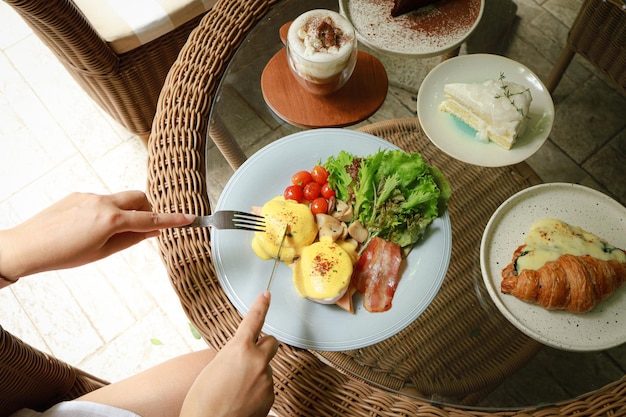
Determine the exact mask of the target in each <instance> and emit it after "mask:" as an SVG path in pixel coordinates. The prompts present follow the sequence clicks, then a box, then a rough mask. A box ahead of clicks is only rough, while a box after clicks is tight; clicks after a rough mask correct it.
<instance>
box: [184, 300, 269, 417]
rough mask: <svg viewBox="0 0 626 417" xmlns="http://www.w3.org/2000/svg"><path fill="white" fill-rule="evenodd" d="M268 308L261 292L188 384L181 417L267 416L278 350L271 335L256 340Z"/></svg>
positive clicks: (267, 301)
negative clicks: (190, 385)
mask: <svg viewBox="0 0 626 417" xmlns="http://www.w3.org/2000/svg"><path fill="white" fill-rule="evenodd" d="M269 305H270V293H269V292H267V291H265V292H263V293H261V294H260V295H259V296H258V297H257V298H256V300H255V301H254V304H253V305H252V307H251V308H250V311H249V312H248V314H247V315H246V317H245V318H244V319H243V321H242V322H241V324H240V325H239V328H238V329H237V333H235V336H234V337H233V339H232V340H230V341H229V342H228V344H226V346H224V348H223V349H222V350H221V351H220V352H218V354H217V355H216V356H215V358H214V359H213V360H212V361H211V362H210V363H209V364H208V365H207V366H206V368H204V370H203V371H202V372H201V373H200V375H199V376H198V378H197V379H196V381H195V382H194V384H193V385H192V387H191V389H190V390H189V393H188V394H187V397H186V399H185V402H184V404H183V407H182V410H181V413H180V415H181V417H196V416H212V417H235V416H236V417H257V416H259V417H260V416H263V417H265V416H267V413H268V412H269V410H270V408H271V407H272V404H273V403H274V389H273V381H272V368H271V367H270V365H269V362H270V361H271V360H272V358H273V357H274V355H275V354H276V351H277V350H278V342H277V341H276V339H275V338H274V337H273V336H265V337H261V338H259V335H260V333H261V328H262V327H263V322H264V321H265V316H266V314H267V310H268V309H269Z"/></svg>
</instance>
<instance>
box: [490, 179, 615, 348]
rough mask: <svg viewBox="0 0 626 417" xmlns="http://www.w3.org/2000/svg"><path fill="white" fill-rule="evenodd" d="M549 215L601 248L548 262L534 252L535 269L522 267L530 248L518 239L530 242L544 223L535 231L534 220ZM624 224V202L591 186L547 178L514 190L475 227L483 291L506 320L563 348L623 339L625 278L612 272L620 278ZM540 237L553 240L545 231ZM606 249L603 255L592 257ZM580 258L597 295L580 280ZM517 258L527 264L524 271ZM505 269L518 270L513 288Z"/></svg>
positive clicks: (611, 344) (544, 220)
mask: <svg viewBox="0 0 626 417" xmlns="http://www.w3.org/2000/svg"><path fill="white" fill-rule="evenodd" d="M548 219H553V220H554V222H553V220H548ZM555 219H558V220H560V222H557V221H556V220H555ZM549 222H553V223H555V224H561V225H565V226H563V227H564V228H565V230H568V231H569V230H570V229H569V228H567V227H571V228H572V229H571V230H578V231H580V230H581V229H582V232H588V233H590V234H592V235H594V238H598V239H599V240H598V241H597V243H598V244H599V247H600V248H601V250H600V252H602V253H599V254H594V255H593V257H588V256H572V255H567V256H561V254H558V255H555V259H553V260H549V261H548V262H546V260H545V259H543V258H540V257H539V256H536V257H535V258H537V259H534V261H537V262H538V263H537V264H535V265H534V266H535V267H536V268H530V265H529V264H527V263H526V264H525V263H524V262H530V261H529V260H527V259H530V260H532V258H533V257H532V256H528V257H526V256H525V255H526V254H530V255H534V254H535V253H534V252H535V251H534V250H533V249H530V250H528V248H530V247H531V246H525V247H523V248H522V249H521V250H520V246H522V245H525V244H527V245H532V243H530V242H532V239H533V238H534V236H540V235H545V234H546V233H545V230H544V233H541V229H539V233H537V230H538V229H537V227H540V226H537V224H547V223H549ZM551 224H552V223H551ZM568 225H571V226H568ZM566 226H567V227H566ZM531 228H532V229H533V230H531ZM625 230H626V207H624V206H622V205H621V204H620V203H618V202H617V201H615V200H613V199H612V198H610V197H608V196H607V195H605V194H603V193H601V192H599V191H596V190H593V189H591V188H587V187H584V186H581V185H576V184H567V183H551V184H541V185H537V186H534V187H530V188H527V189H525V190H523V191H520V192H519V193H517V194H515V195H514V196H512V197H511V198H509V199H508V200H507V201H505V202H504V203H503V204H502V205H501V206H500V207H499V208H498V209H497V210H496V212H495V213H494V214H493V216H492V217H491V219H490V220H489V222H488V224H487V226H486V228H485V231H484V233H483V237H482V242H481V248H480V263H481V270H482V275H483V280H484V282H485V285H486V287H487V290H488V292H489V295H490V296H491V298H492V299H493V302H494V303H495V305H496V306H497V308H498V309H499V310H500V312H501V313H502V314H503V315H504V316H505V317H506V318H507V319H508V320H509V321H510V322H511V323H512V324H513V325H514V326H516V327H517V328H518V329H519V330H520V331H522V332H523V333H525V334H526V335H527V336H529V337H532V338H533V339H535V340H537V341H539V342H541V343H543V344H545V345H548V346H551V347H554V348H557V349H563V350H569V351H597V350H604V349H608V348H611V347H614V346H617V345H620V344H622V343H624V342H626V326H624V323H625V322H626V285H621V281H620V282H616V280H615V277H619V276H621V277H622V278H623V279H626V278H624V277H623V276H624V275H625V274H626V253H624V252H623V249H624V248H626V233H624V231H625ZM577 233H578V232H577ZM565 235H567V233H566V234H565ZM579 235H580V236H584V237H587V236H588V235H587V234H586V233H579ZM554 239H556V238H554ZM546 240H547V241H550V240H553V237H552V235H550V239H546ZM590 240H591V239H590ZM607 243H608V245H607ZM514 254H515V256H514ZM577 255H579V254H577ZM609 255H610V256H611V260H602V261H600V260H599V259H596V257H598V258H600V257H604V256H609ZM539 258H540V259H539ZM557 258H558V259H557ZM613 258H616V259H613ZM513 261H514V262H513ZM539 264H541V265H543V266H542V267H539ZM583 264H584V265H590V266H587V267H585V268H587V269H584V270H585V271H590V270H593V271H594V274H595V279H596V280H597V281H596V282H598V283H600V282H602V283H604V284H605V285H606V288H607V290H606V291H605V293H606V294H605V295H604V297H605V298H604V299H603V300H601V301H597V300H596V298H598V296H597V292H598V291H597V289H596V292H595V293H594V294H591V291H593V289H592V288H590V287H589V285H588V284H584V283H585V282H589V281H588V280H586V278H584V275H585V274H581V273H580V271H582V269H580V268H582V266H580V265H583ZM524 265H529V267H528V270H526V269H525V267H524ZM599 265H602V267H600V266H599ZM511 268H515V269H511ZM503 270H505V273H504V274H503ZM511 270H513V271H515V270H517V271H519V272H515V275H516V276H515V277H514V278H515V279H516V280H517V279H518V278H519V280H518V281H517V282H516V283H515V285H517V286H518V288H514V289H512V288H511V287H509V286H508V285H507V284H509V282H508V280H509V279H510V277H511V275H513V274H511V273H510V271H511ZM577 271H578V272H577ZM607 271H608V272H607ZM503 275H504V276H505V277H506V278H505V279H503ZM555 277H557V278H555ZM583 284H584V285H583ZM620 285H621V286H620ZM596 287H598V286H597V285H596ZM503 291H505V292H507V293H503ZM516 291H517V292H516ZM590 300H591V301H590ZM568 310H569V311H568Z"/></svg>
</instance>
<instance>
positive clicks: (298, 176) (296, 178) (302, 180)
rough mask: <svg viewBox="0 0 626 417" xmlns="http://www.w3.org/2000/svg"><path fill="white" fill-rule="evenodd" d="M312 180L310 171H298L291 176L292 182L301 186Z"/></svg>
mask: <svg viewBox="0 0 626 417" xmlns="http://www.w3.org/2000/svg"><path fill="white" fill-rule="evenodd" d="M311 181H313V177H312V176H311V173H310V172H309V171H298V172H296V173H295V174H293V176H292V177H291V183H292V184H293V185H299V186H300V187H304V186H305V185H307V184H308V183H310V182H311Z"/></svg>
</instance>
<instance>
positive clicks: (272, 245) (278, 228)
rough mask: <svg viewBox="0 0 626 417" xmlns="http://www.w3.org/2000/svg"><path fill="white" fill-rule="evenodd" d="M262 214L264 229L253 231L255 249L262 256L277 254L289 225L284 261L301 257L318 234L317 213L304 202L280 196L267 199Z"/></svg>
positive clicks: (267, 257) (282, 253)
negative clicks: (262, 230) (312, 211)
mask: <svg viewBox="0 0 626 417" xmlns="http://www.w3.org/2000/svg"><path fill="white" fill-rule="evenodd" d="M260 214H261V215H262V216H264V217H265V232H255V233H254V237H253V238H252V250H253V251H254V253H255V254H256V255H257V256H258V257H259V258H261V259H264V260H268V259H272V258H276V256H277V254H278V246H279V245H280V241H281V240H282V237H283V233H284V232H285V227H287V225H289V230H288V232H287V235H286V237H285V242H284V243H283V249H282V251H281V253H280V260H281V261H283V262H285V263H291V262H293V260H294V259H296V258H298V257H299V256H300V254H301V253H302V250H303V249H304V248H305V247H307V246H309V245H310V244H311V243H313V241H315V238H316V237H317V223H316V222H315V217H314V216H313V213H311V210H310V209H309V207H308V206H307V205H305V204H301V203H298V202H297V201H294V200H285V198H284V197H283V196H278V197H275V198H273V199H271V200H270V201H268V202H267V203H265V204H264V205H263V207H261V213H260Z"/></svg>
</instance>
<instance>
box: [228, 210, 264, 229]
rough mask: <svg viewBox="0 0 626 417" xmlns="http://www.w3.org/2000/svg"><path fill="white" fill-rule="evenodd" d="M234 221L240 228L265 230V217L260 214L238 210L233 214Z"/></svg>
mask: <svg viewBox="0 0 626 417" xmlns="http://www.w3.org/2000/svg"><path fill="white" fill-rule="evenodd" d="M233 223H234V224H235V227H237V228H239V229H248V230H250V229H252V230H256V231H258V232H264V231H265V217H264V216H260V215H258V214H254V213H245V212H243V211H237V212H235V214H234V216H233Z"/></svg>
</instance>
